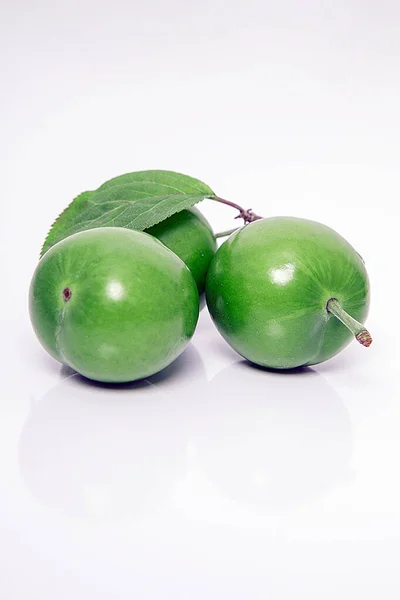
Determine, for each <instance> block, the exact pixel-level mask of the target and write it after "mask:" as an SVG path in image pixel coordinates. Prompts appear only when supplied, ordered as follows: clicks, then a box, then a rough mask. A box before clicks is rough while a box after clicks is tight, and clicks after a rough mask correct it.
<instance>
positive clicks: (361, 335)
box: [326, 298, 372, 348]
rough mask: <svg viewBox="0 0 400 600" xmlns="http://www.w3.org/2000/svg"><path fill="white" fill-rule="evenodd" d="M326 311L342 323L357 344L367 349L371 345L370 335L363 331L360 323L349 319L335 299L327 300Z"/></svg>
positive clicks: (365, 330) (363, 328)
mask: <svg viewBox="0 0 400 600" xmlns="http://www.w3.org/2000/svg"><path fill="white" fill-rule="evenodd" d="M326 309H327V311H328V312H330V313H332V314H333V315H334V316H335V317H336V318H337V319H339V321H341V322H342V323H343V325H345V326H346V327H347V329H349V330H350V331H351V333H352V334H353V335H354V337H355V338H356V340H357V342H359V343H360V344H361V345H362V346H365V347H366V348H368V346H370V345H371V344H372V337H371V334H370V333H369V331H368V330H367V329H365V327H364V325H363V324H362V323H359V322H358V321H356V320H355V319H353V317H351V316H350V315H349V314H348V313H347V312H346V311H345V310H344V309H343V308H342V306H341V305H340V303H339V302H338V301H337V300H336V298H331V299H330V300H328V302H327V305H326Z"/></svg>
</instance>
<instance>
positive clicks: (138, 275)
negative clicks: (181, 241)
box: [29, 227, 199, 383]
mask: <svg viewBox="0 0 400 600" xmlns="http://www.w3.org/2000/svg"><path fill="white" fill-rule="evenodd" d="M29 311H30V317H31V322H32V325H33V328H34V330H35V332H36V335H37V337H38V339H39V341H40V342H41V344H42V345H43V346H44V348H45V349H46V350H47V351H48V352H49V354H51V355H52V356H53V357H54V358H56V359H57V360H59V361H60V362H62V363H65V364H67V365H69V366H70V367H71V368H73V369H74V370H76V371H77V372H78V373H80V374H82V375H84V376H85V377H87V378H89V379H94V380H97V381H103V382H113V383H117V382H127V381H134V380H137V379H142V378H144V377H148V376H150V375H153V374H154V373H157V372H158V371H161V370H162V369H163V368H165V367H166V366H168V365H169V364H170V363H171V362H172V361H173V360H175V358H177V357H178V356H179V355H180V354H181V352H183V350H184V349H185V347H186V346H187V344H188V343H189V341H190V339H191V337H192V335H193V333H194V330H195V327H196V324H197V319H198V314H199V295H198V290H197V287H196V283H195V281H194V279H193V277H192V275H191V273H190V271H189V269H188V268H187V267H186V265H185V264H184V263H183V262H182V261H181V260H180V258H178V256H176V255H175V254H174V253H173V252H172V251H170V250H169V249H168V248H166V247H165V246H164V245H163V244H162V243H161V242H160V241H158V240H157V239H156V238H154V237H152V236H151V235H148V234H147V233H142V232H137V231H131V230H128V229H123V228H113V227H104V228H99V229H91V230H88V231H83V232H80V233H77V234H75V235H72V236H70V237H67V238H65V239H64V240H62V241H61V242H59V243H58V244H56V245H54V246H53V247H52V248H50V250H49V251H48V252H46V254H45V255H44V256H43V258H42V259H41V260H40V262H39V264H38V266H37V268H36V270H35V272H34V275H33V278H32V282H31V286H30V291H29Z"/></svg>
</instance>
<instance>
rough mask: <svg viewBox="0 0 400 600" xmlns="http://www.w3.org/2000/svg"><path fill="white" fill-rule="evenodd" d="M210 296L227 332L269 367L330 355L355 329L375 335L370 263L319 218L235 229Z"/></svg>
mask: <svg viewBox="0 0 400 600" xmlns="http://www.w3.org/2000/svg"><path fill="white" fill-rule="evenodd" d="M206 297H207V305H208V308H209V310H210V313H211V316H212V318H213V320H214V322H215V324H216V326H217V328H218V330H219V331H220V333H221V334H222V336H223V337H224V338H225V340H226V341H227V342H228V343H229V344H230V345H231V346H232V348H234V349H235V350H236V351H237V352H238V353H239V354H241V355H242V356H244V357H245V358H247V359H248V360H250V361H252V362H253V363H256V364H258V365H262V366H265V367H270V368H273V369H290V368H295V367H299V366H303V365H313V364H316V363H320V362H323V361H325V360H328V359H329V358H331V357H332V356H335V354H337V353H338V352H340V351H341V350H342V349H343V348H344V347H345V346H347V344H349V342H350V341H351V339H352V335H355V336H356V337H357V339H358V341H359V342H360V343H362V344H363V345H365V346H369V344H370V343H371V341H372V340H371V337H370V336H369V334H368V332H367V331H366V330H365V328H364V327H363V325H362V324H361V323H363V322H364V320H365V319H366V317H367V313H368V305H369V283H368V276H367V272H366V269H365V266H364V263H363V261H362V259H361V257H360V256H359V254H358V253H357V252H356V251H355V250H354V249H353V248H352V246H351V245H350V244H349V243H348V242H346V240H344V239H343V238H342V237H341V236H340V235H338V234H337V233H336V232H335V231H333V230H332V229H330V228H329V227H326V226H325V225H321V224H320V223H316V222H314V221H308V220H305V219H297V218H291V217H275V218H271V219H261V220H259V221H255V222H254V223H251V224H250V225H247V226H246V227H244V228H243V229H241V230H239V231H238V232H236V233H234V234H233V235H232V236H231V237H230V238H229V239H228V240H227V241H226V242H225V243H224V244H223V245H222V246H221V247H220V248H219V250H218V251H217V253H216V255H215V257H214V259H213V261H212V263H211V266H210V269H209V272H208V277H207V284H206ZM350 315H351V316H350ZM358 321H361V323H360V322H358Z"/></svg>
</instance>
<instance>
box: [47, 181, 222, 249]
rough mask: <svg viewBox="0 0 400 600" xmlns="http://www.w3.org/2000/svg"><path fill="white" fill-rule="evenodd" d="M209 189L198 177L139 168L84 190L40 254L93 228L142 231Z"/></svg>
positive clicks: (209, 193)
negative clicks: (69, 237)
mask: <svg viewBox="0 0 400 600" xmlns="http://www.w3.org/2000/svg"><path fill="white" fill-rule="evenodd" d="M214 197H215V194H214V192H213V191H212V189H211V188H209V187H208V186H207V185H205V183H202V182H201V181H199V180H198V179H193V177H188V176H187V175H181V174H180V173H174V172H172V171H138V172H136V173H127V174H126V175H120V176H119V177H115V178H114V179H111V180H110V181H107V182H106V183H104V184H103V185H102V186H100V187H99V188H98V189H97V190H95V191H93V192H83V194H80V195H79V196H77V198H75V199H74V200H73V201H72V202H71V204H70V205H69V206H68V207H67V208H66V209H65V210H64V212H62V213H61V214H60V216H59V217H58V219H56V221H55V222H54V223H53V225H52V227H51V229H50V231H49V233H48V235H47V238H46V240H45V242H44V244H43V247H42V252H41V256H43V254H44V253H45V252H47V250H49V248H51V247H52V246H54V244H56V243H57V242H60V241H61V240H63V239H64V238H66V237H68V236H69V235H72V234H73V233H78V232H79V231H85V230H86V229H94V228H96V227H126V228H129V229H135V230H137V231H143V230H144V229H148V228H149V227H152V226H153V225H156V223H160V221H164V220H165V219H167V218H168V217H170V216H171V215H173V214H175V213H177V212H180V211H181V210H184V209H187V208H191V207H192V206H194V205H195V204H197V203H198V202H200V201H201V200H204V199H205V198H214Z"/></svg>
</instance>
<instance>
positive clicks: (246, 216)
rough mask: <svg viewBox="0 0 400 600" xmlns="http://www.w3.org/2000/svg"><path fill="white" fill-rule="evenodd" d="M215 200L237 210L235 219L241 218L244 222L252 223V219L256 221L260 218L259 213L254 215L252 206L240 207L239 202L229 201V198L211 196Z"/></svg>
mask: <svg viewBox="0 0 400 600" xmlns="http://www.w3.org/2000/svg"><path fill="white" fill-rule="evenodd" d="M211 199H212V200H215V201H216V202H221V204H226V205H227V206H231V207H232V208H235V209H236V210H238V211H239V214H238V215H237V216H236V217H235V219H243V221H244V222H245V223H252V222H253V221H258V220H259V219H262V217H260V216H259V215H256V214H255V213H254V212H253V209H252V208H247V209H246V208H242V207H241V206H239V204H235V202H231V201H230V200H224V198H220V197H219V196H214V197H213V198H211Z"/></svg>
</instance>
